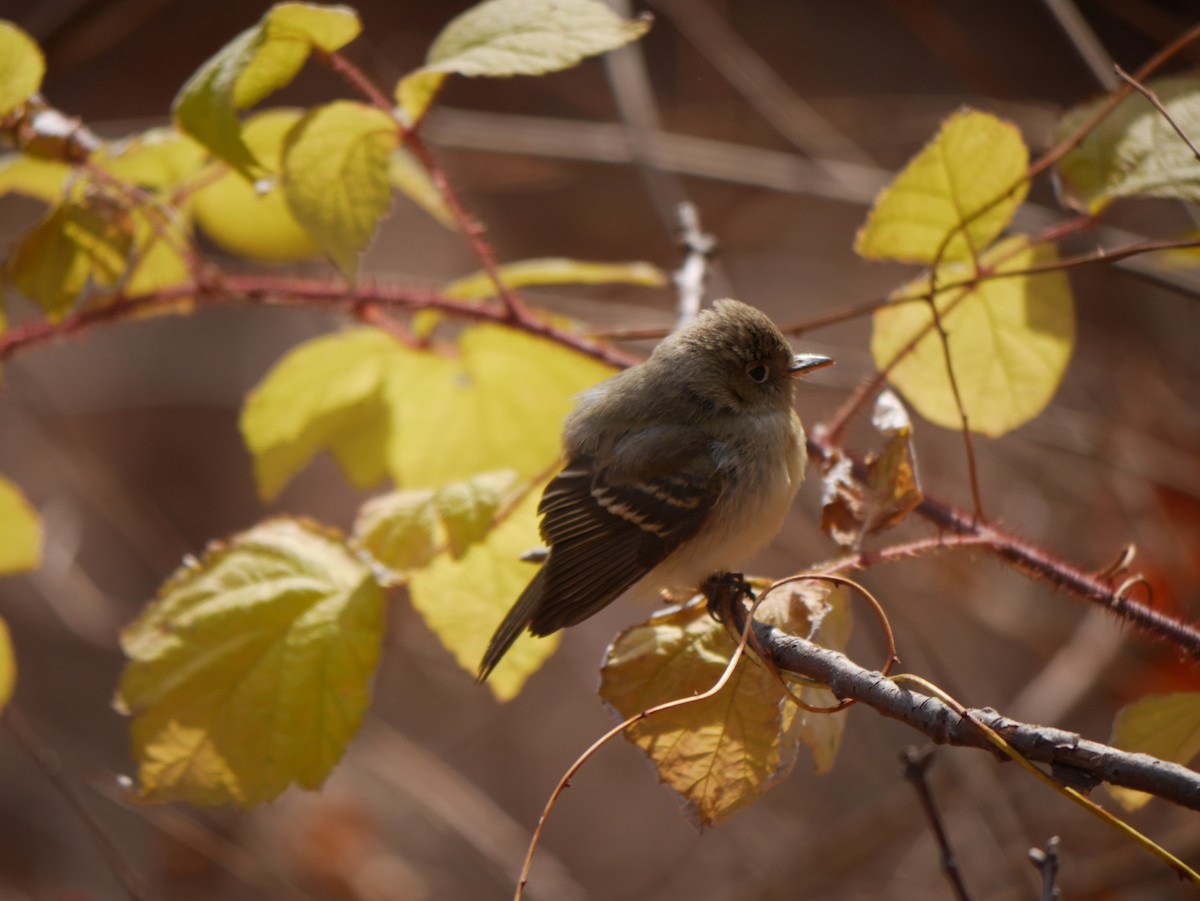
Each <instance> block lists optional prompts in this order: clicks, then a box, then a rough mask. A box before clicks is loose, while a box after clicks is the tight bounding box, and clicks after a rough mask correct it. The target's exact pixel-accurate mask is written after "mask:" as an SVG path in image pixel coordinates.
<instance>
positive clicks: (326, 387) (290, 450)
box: [241, 329, 408, 500]
mask: <svg viewBox="0 0 1200 901" xmlns="http://www.w3.org/2000/svg"><path fill="white" fill-rule="evenodd" d="M407 356H408V354H407V353H406V352H405V349H404V348H402V347H401V346H400V345H399V344H397V342H396V340H395V339H394V338H392V337H390V336H389V335H386V334H384V333H383V332H380V331H377V330H375V329H357V330H354V331H348V332H343V333H341V334H336V335H328V336H324V337H321V338H316V339H314V340H312V341H308V342H306V343H304V344H301V345H299V346H297V347H296V348H294V349H293V350H292V351H290V352H289V353H288V354H287V355H286V356H285V357H284V358H283V359H282V360H280V361H279V362H278V363H277V364H276V365H275V366H274V368H272V370H271V371H270V372H269V373H268V374H267V376H266V378H264V379H263V380H262V382H260V383H259V385H258V387H256V388H255V389H254V390H253V391H251V392H250V394H249V396H248V397H247V398H246V403H245V405H244V406H243V408H242V416H241V431H242V437H243V439H244V440H245V442H246V447H247V448H248V449H249V450H250V452H251V454H252V455H253V457H254V475H255V478H256V480H257V482H258V492H259V495H260V496H261V497H262V498H263V499H264V500H270V499H272V498H273V497H275V496H276V495H277V494H278V493H279V491H280V490H281V489H282V488H283V486H284V485H285V484H287V482H288V481H289V480H290V479H291V478H292V476H294V475H295V474H296V473H297V472H299V471H300V470H301V469H303V468H304V466H305V465H307V464H308V461H309V460H310V459H311V458H312V456H313V454H315V453H317V452H318V451H322V450H328V451H330V452H332V453H333V454H334V455H335V456H336V458H337V460H338V463H339V464H340V465H341V466H342V470H343V472H345V473H346V477H347V478H348V479H350V481H351V482H352V483H353V484H355V485H357V486H358V487H360V488H366V487H369V486H371V485H374V484H376V483H377V482H379V481H380V480H381V479H382V478H383V477H384V475H386V473H387V458H386V453H387V441H388V431H389V428H390V418H389V410H388V406H387V404H386V402H385V396H386V388H387V385H388V382H389V380H390V378H391V377H392V373H393V372H395V371H396V370H397V369H399V370H401V371H402V370H404V368H405V365H406V364H405V360H406V357H407Z"/></svg>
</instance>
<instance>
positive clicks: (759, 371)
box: [746, 363, 767, 385]
mask: <svg viewBox="0 0 1200 901" xmlns="http://www.w3.org/2000/svg"><path fill="white" fill-rule="evenodd" d="M746 375H748V376H750V378H752V379H754V381H756V382H758V383H759V384H760V385H761V384H762V383H763V382H765V381H766V380H767V367H766V366H764V365H763V364H762V363H755V364H754V365H753V366H751V367H750V368H749V369H747V370H746Z"/></svg>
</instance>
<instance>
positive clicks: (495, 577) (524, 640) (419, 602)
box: [409, 481, 558, 701]
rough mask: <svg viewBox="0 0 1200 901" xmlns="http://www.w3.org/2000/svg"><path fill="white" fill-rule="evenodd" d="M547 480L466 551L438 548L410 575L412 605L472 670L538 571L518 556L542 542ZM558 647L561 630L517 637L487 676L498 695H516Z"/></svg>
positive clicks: (534, 487)
mask: <svg viewBox="0 0 1200 901" xmlns="http://www.w3.org/2000/svg"><path fill="white" fill-rule="evenodd" d="M544 486H545V482H544V481H543V482H540V483H538V484H537V485H535V486H533V487H532V488H531V490H530V491H529V492H528V493H527V494H526V495H525V497H524V498H523V499H522V500H521V501H520V502H519V503H517V505H516V506H515V507H514V508H513V509H512V510H511V511H510V512H509V513H508V515H507V516H505V517H504V518H503V519H502V521H501V522H500V523H499V525H497V526H496V527H495V528H493V529H492V530H491V531H490V532H488V534H487V537H485V538H484V539H483V541H481V542H479V543H477V544H473V545H471V546H470V547H469V548H468V549H467V550H466V553H464V554H462V556H460V557H457V558H455V557H453V556H451V555H449V554H439V555H438V556H437V557H435V558H434V560H433V561H432V562H431V563H430V564H429V566H427V567H425V568H424V569H418V570H416V571H414V572H413V573H412V574H411V575H410V577H409V591H410V593H411V594H412V603H413V607H415V608H416V609H417V611H418V612H419V613H420V614H421V616H422V618H423V619H424V620H425V622H426V624H427V625H428V626H429V628H430V629H432V630H433V632H434V634H436V635H437V636H438V638H439V640H440V641H441V642H442V644H443V645H445V647H446V648H447V650H449V651H450V653H451V654H452V655H453V656H454V659H455V660H456V661H458V663H459V665H460V666H462V668H463V669H465V670H466V671H467V672H469V673H471V674H472V675H473V674H474V673H475V671H476V669H477V668H478V666H479V661H480V659H481V658H482V657H483V652H484V650H485V649H486V648H487V645H488V641H489V640H490V639H491V637H492V631H493V630H494V629H495V628H496V624H497V623H499V622H500V620H501V618H502V617H503V616H504V614H505V613H506V612H507V611H508V608H509V607H510V606H511V605H512V603H513V602H514V601H515V600H516V599H517V597H518V595H520V593H521V591H522V590H523V589H524V588H525V586H526V585H527V584H528V583H529V580H530V579H532V578H533V576H534V574H535V573H536V572H537V568H536V567H535V566H531V565H530V564H528V563H525V562H523V561H522V560H521V559H520V557H521V555H522V554H523V553H525V552H526V551H528V550H530V549H531V548H535V547H538V546H539V545H540V544H541V539H540V538H539V537H538V529H537V505H538V501H539V499H540V497H541V493H542V489H543V487H544ZM556 647H558V636H557V635H552V636H549V637H548V638H533V637H532V636H530V635H528V634H526V635H523V636H521V637H520V638H519V639H517V642H516V644H514V645H513V646H512V648H511V649H510V650H509V652H508V653H507V654H505V655H504V659H503V660H501V661H500V663H499V665H498V666H497V667H496V669H495V671H494V672H493V673H492V674H491V675H490V676H489V677H488V681H487V682H486V683H485V684H486V685H487V686H488V688H490V689H491V690H492V693H493V694H495V696H496V697H497V698H499V699H500V700H502V701H507V700H509V699H510V698H512V697H514V696H515V695H516V694H517V692H518V691H520V690H521V686H522V685H524V684H525V680H526V679H528V678H529V676H530V675H531V674H532V673H534V672H536V671H537V670H538V668H539V667H541V665H542V663H543V662H544V661H545V659H546V658H547V657H549V656H550V654H552V653H553V652H554V649H555V648H556Z"/></svg>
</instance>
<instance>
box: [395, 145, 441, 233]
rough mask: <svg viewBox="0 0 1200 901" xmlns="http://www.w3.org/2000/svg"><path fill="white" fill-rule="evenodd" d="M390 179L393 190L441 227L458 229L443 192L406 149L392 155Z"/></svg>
mask: <svg viewBox="0 0 1200 901" xmlns="http://www.w3.org/2000/svg"><path fill="white" fill-rule="evenodd" d="M388 178H389V179H390V180H391V182H392V187H393V188H395V189H396V190H397V191H399V192H400V193H401V194H403V195H404V196H405V197H407V198H408V199H409V200H411V201H412V202H413V203H415V204H416V205H417V206H419V207H420V208H421V209H423V210H424V211H425V212H427V213H428V214H429V215H430V216H432V217H433V218H434V219H436V220H437V221H438V223H439V224H440V225H443V226H445V227H446V228H449V229H451V230H454V229H457V228H458V224H457V223H456V222H455V221H454V214H453V213H452V212H451V211H450V207H449V205H448V204H447V203H446V199H445V198H444V197H443V196H442V192H441V191H439V190H438V188H437V185H435V184H434V183H433V179H431V178H430V177H429V173H428V172H426V171H425V167H424V166H422V165H421V163H420V161H418V160H417V158H416V157H415V156H413V155H412V153H410V152H409V151H408V150H406V149H405V148H403V147H399V148H397V149H396V151H395V152H394V153H393V154H392V156H391V159H390V160H389V165H388Z"/></svg>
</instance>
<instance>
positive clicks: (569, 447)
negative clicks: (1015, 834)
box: [479, 300, 833, 682]
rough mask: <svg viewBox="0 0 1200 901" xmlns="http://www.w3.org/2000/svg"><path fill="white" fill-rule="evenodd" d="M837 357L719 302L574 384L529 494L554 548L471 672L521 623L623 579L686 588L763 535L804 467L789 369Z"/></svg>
mask: <svg viewBox="0 0 1200 901" xmlns="http://www.w3.org/2000/svg"><path fill="white" fill-rule="evenodd" d="M832 363H833V360H831V359H829V358H828V357H820V356H815V355H812V354H798V355H793V354H792V349H791V347H790V346H789V345H788V342H787V339H786V338H784V336H783V334H782V333H781V332H780V331H779V329H778V328H776V327H775V324H774V323H773V322H771V320H770V319H768V318H767V317H766V316H765V315H764V314H763V313H761V312H759V311H758V310H756V309H754V308H753V307H750V306H747V305H746V304H744V303H739V302H738V301H736V300H718V301H717V302H716V303H715V304H714V305H713V309H712V310H706V311H704V312H702V313H701V314H700V315H699V316H698V317H697V318H696V320H695V321H694V322H692V323H691V324H690V325H689V326H687V327H686V328H684V329H682V330H681V331H679V332H676V333H675V334H673V335H671V336H670V337H668V338H666V339H665V340H664V341H663V342H662V343H661V344H659V345H658V347H656V348H655V350H654V353H652V354H651V355H650V358H649V359H647V360H646V361H645V362H644V363H641V364H639V365H637V366H634V367H632V368H630V369H627V370H625V371H624V372H621V373H618V374H617V375H614V376H613V377H612V378H610V379H607V380H605V381H604V382H601V383H600V384H599V385H597V386H596V387H594V388H592V389H590V390H588V391H586V392H584V393H583V394H582V395H580V398H579V401H578V404H577V406H576V407H575V409H574V411H573V412H572V413H571V414H570V416H568V417H567V420H566V423H565V424H564V427H563V454H564V457H565V458H566V460H567V464H566V466H565V467H564V468H563V470H562V472H560V473H559V474H558V476H557V477H556V478H555V479H554V480H553V481H552V482H550V484H549V485H547V486H546V490H545V492H544V493H543V494H542V500H541V503H540V504H539V505H538V513H539V514H540V515H541V517H542V520H541V535H542V540H543V541H545V542H546V545H547V547H548V548H549V556H548V557H547V558H546V562H545V564H544V565H543V566H542V568H541V570H539V572H538V574H537V575H535V576H534V577H533V580H532V581H531V582H530V583H529V585H528V586H527V587H526V589H525V590H524V591H523V592H522V593H521V596H520V597H519V598H517V602H516V603H515V604H513V607H512V609H511V610H509V612H508V615H507V616H505V617H504V621H503V622H502V623H500V626H499V628H497V629H496V633H495V634H494V635H493V636H492V640H491V643H490V644H489V645H488V649H487V652H486V653H485V654H484V655H483V661H482V662H481V663H480V665H479V681H481V682H482V681H483V680H484V679H486V678H487V677H488V674H489V673H491V671H492V669H493V668H495V666H496V664H497V663H499V662H500V658H501V657H503V656H504V653H505V652H506V651H507V650H508V649H509V647H511V645H512V643H513V642H514V641H516V639H517V636H519V635H520V634H521V632H522V631H523V630H524V629H525V628H526V627H528V629H529V631H530V632H532V633H533V634H534V635H549V634H551V633H553V632H557V631H558V630H559V629H563V628H566V627H567V626H573V625H575V624H576V623H579V622H582V621H583V620H585V619H587V618H588V617H589V616H592V615H593V614H594V613H597V612H598V611H599V610H601V609H602V608H604V607H606V606H607V605H608V604H610V603H611V602H612V601H613V600H615V599H616V598H617V597H618V596H619V595H621V594H622V593H624V592H626V591H628V590H629V589H631V588H632V589H633V591H632V594H634V595H635V596H641V597H647V596H650V597H653V596H654V595H655V594H657V593H658V592H660V591H662V590H663V589H673V590H676V591H686V592H690V591H694V590H695V589H696V587H697V586H698V585H699V584H700V583H701V582H702V581H703V580H704V579H705V578H706V577H708V576H710V575H712V574H713V573H718V572H728V571H731V570H732V569H733V568H734V567H735V566H736V565H737V564H738V563H741V562H742V561H744V560H746V559H747V558H749V557H751V556H753V555H754V554H755V553H756V552H757V551H758V550H760V549H761V548H762V547H763V546H764V545H766V544H767V542H769V541H770V540H771V539H772V538H773V537H774V536H775V534H776V533H777V532H778V531H779V528H780V526H781V525H782V524H783V518H784V515H785V514H786V513H787V511H788V508H789V507H790V506H791V504H792V500H793V499H794V498H795V496H796V491H797V490H798V489H799V487H800V482H801V481H802V480H803V478H804V466H805V462H806V454H805V450H804V429H803V428H802V427H801V425H800V418H799V417H798V416H797V415H796V412H795V410H794V409H793V408H792V404H793V399H794V398H793V394H794V390H793V389H794V381H793V379H794V378H795V377H796V376H800V375H803V374H805V373H808V372H812V371H813V370H814V369H820V368H821V367H823V366H829V365H830V364H832Z"/></svg>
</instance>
